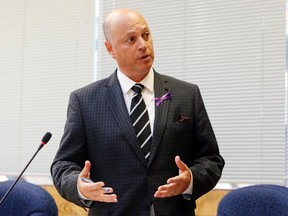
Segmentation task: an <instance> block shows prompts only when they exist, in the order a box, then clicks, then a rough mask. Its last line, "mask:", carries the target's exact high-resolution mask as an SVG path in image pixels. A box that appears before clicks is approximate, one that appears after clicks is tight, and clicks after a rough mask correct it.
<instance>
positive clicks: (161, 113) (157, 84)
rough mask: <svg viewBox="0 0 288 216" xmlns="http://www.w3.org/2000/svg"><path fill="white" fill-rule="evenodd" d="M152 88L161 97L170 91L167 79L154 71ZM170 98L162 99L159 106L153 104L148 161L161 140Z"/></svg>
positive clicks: (151, 159) (152, 157) (156, 95)
mask: <svg viewBox="0 0 288 216" xmlns="http://www.w3.org/2000/svg"><path fill="white" fill-rule="evenodd" d="M154 90H155V97H156V98H157V97H161V96H163V95H164V94H166V93H168V92H170V91H171V89H170V87H169V85H168V81H167V80H165V79H164V78H163V76H161V75H160V74H158V73H157V72H155V71H154ZM169 105H170V100H167V101H163V102H162V103H161V104H160V105H159V106H155V119H154V130H153V139H152V146H151V153H150V154H151V155H150V156H151V157H150V162H149V164H151V162H152V161H153V159H154V157H155V155H156V152H157V150H158V148H159V145H160V142H161V140H162V136H163V132H164V129H165V126H166V121H167V115H168V111H169Z"/></svg>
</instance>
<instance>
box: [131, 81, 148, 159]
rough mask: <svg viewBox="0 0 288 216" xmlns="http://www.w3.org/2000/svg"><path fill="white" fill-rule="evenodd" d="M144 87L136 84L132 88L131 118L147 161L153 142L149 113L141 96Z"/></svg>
mask: <svg viewBox="0 0 288 216" xmlns="http://www.w3.org/2000/svg"><path fill="white" fill-rule="evenodd" d="M143 87H144V86H143V85H142V84H139V83H136V84H135V85H134V86H133V87H132V90H133V91H134V95H133V98H132V101H131V109H130V118H131V121H132V124H133V127H134V129H135V133H136V136H137V139H138V141H139V145H140V148H141V149H142V151H143V153H144V155H145V159H146V160H148V158H149V155H150V147H151V142H152V133H151V128H150V121H149V115H148V111H147V108H146V104H145V102H144V100H143V97H142V94H141V91H142V89H143Z"/></svg>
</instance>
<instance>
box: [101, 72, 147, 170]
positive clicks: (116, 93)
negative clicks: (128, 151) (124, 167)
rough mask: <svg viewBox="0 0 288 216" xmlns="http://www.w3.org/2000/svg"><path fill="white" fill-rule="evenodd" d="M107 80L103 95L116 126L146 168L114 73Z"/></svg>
mask: <svg viewBox="0 0 288 216" xmlns="http://www.w3.org/2000/svg"><path fill="white" fill-rule="evenodd" d="M108 80H109V81H108V84H107V85H106V86H105V94H106V98H107V102H108V104H109V106H110V109H111V110H112V112H113V115H114V117H115V119H116V122H117V124H118V126H119V127H120V128H121V130H122V131H123V133H124V135H125V136H126V138H127V141H128V144H129V145H130V146H131V148H132V149H133V150H134V151H135V153H136V155H137V156H138V157H139V158H140V160H141V161H142V162H143V164H144V165H145V166H147V162H146V160H145V158H144V155H143V153H142V151H141V148H140V147H139V144H138V140H137V137H136V135H135V131H134V128H133V126H132V124H131V121H130V117H129V113H128V111H127V108H126V104H125V101H124V98H123V93H122V90H121V87H120V83H119V81H118V79H117V75H116V72H114V73H113V74H112V75H111V76H110V77H109V78H108Z"/></svg>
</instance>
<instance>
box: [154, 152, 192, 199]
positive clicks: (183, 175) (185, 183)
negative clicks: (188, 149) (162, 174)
mask: <svg viewBox="0 0 288 216" xmlns="http://www.w3.org/2000/svg"><path fill="white" fill-rule="evenodd" d="M175 163H176V165H177V167H178V168H179V175H178V176H175V177H172V178H169V179H168V180H167V184H165V185H161V186H159V187H158V190H157V191H156V192H155V194H154V197H156V198H165V197H172V196H176V195H179V194H182V193H183V192H184V191H185V190H186V189H187V188H188V187H189V185H190V182H191V173H190V170H189V168H188V167H187V165H186V164H184V163H183V162H182V161H181V159H180V157H179V156H176V157H175Z"/></svg>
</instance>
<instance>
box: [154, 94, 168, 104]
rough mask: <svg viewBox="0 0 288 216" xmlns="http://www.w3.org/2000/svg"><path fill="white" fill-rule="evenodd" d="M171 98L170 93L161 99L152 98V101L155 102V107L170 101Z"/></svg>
mask: <svg viewBox="0 0 288 216" xmlns="http://www.w3.org/2000/svg"><path fill="white" fill-rule="evenodd" d="M171 98H172V93H171V92H168V93H166V94H165V95H163V96H162V97H158V98H154V99H152V100H155V104H156V106H159V105H160V104H161V103H162V102H163V101H165V100H170V99H171Z"/></svg>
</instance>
